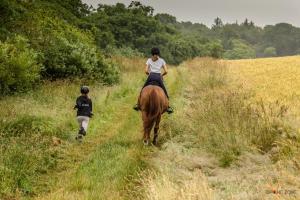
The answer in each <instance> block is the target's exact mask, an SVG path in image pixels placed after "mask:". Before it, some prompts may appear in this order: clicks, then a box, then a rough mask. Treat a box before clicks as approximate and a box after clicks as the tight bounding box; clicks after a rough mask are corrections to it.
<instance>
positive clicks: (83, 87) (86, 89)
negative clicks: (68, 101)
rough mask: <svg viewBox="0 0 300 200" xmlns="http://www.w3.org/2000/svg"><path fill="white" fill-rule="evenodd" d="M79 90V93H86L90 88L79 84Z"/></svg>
mask: <svg viewBox="0 0 300 200" xmlns="http://www.w3.org/2000/svg"><path fill="white" fill-rule="evenodd" d="M80 92H81V94H88V93H89V92H90V89H89V87H88V86H85V85H84V86H81V88H80Z"/></svg>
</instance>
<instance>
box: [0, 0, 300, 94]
mask: <svg viewBox="0 0 300 200" xmlns="http://www.w3.org/2000/svg"><path fill="white" fill-rule="evenodd" d="M0 18H1V21H0V79H1V82H0V91H1V92H2V93H13V92H16V91H25V90H28V89H30V88H32V87H34V86H35V85H36V84H37V83H39V81H38V80H42V79H51V80H55V79H58V78H73V77H80V78H82V79H87V80H97V81H101V82H103V83H104V84H114V83H117V82H118V80H119V74H120V72H119V70H118V67H117V66H116V64H115V63H113V62H112V61H111V59H110V57H111V56H112V55H123V56H148V55H149V49H151V47H153V46H156V47H159V48H160V49H161V52H162V56H163V57H164V58H165V59H166V61H167V62H168V63H170V64H175V65H176V64H179V63H181V62H182V61H184V60H186V59H190V58H194V57H197V56H211V57H215V58H225V59H242V58H256V57H272V56H287V55H296V54H300V28H297V27H294V26H292V25H291V24H288V23H279V24H276V25H268V26H265V27H258V26H256V25H255V23H254V22H252V21H249V20H248V19H245V21H244V22H242V23H238V22H235V23H226V24H224V23H223V22H222V20H221V19H220V18H216V19H215V21H214V24H213V25H212V27H211V28H209V27H207V26H206V25H204V24H201V23H191V22H179V21H178V20H177V19H176V17H174V16H171V15H169V14H156V15H154V9H153V8H152V7H150V6H146V5H143V4H141V3H140V2H138V1H132V2H131V4H130V5H128V6H126V5H124V4H122V3H117V4H115V5H103V4H99V5H98V6H97V8H92V7H89V6H88V5H86V4H84V3H82V2H81V0H64V1H61V0H26V1H23V0H22V1H21V0H2V1H1V2H0Z"/></svg>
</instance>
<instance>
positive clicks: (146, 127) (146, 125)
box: [142, 113, 153, 145]
mask: <svg viewBox="0 0 300 200" xmlns="http://www.w3.org/2000/svg"><path fill="white" fill-rule="evenodd" d="M142 117H143V122H144V124H143V125H144V136H143V142H144V145H148V144H149V140H150V132H151V129H152V126H153V121H150V120H149V119H147V117H146V114H145V113H142Z"/></svg>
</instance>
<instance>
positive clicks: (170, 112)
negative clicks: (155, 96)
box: [167, 106, 174, 114]
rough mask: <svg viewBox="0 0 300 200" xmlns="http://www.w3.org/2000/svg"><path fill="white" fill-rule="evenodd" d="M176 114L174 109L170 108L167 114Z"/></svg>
mask: <svg viewBox="0 0 300 200" xmlns="http://www.w3.org/2000/svg"><path fill="white" fill-rule="evenodd" d="M173 112H174V110H173V108H171V107H170V106H169V107H168V108H167V113H168V114H172V113H173Z"/></svg>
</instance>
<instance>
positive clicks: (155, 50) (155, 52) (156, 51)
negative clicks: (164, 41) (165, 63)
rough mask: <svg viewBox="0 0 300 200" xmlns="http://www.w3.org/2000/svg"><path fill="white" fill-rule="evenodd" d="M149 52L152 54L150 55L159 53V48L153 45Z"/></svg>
mask: <svg viewBox="0 0 300 200" xmlns="http://www.w3.org/2000/svg"><path fill="white" fill-rule="evenodd" d="M151 54H152V55H160V51H159V48H156V47H153V48H152V49H151Z"/></svg>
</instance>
